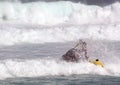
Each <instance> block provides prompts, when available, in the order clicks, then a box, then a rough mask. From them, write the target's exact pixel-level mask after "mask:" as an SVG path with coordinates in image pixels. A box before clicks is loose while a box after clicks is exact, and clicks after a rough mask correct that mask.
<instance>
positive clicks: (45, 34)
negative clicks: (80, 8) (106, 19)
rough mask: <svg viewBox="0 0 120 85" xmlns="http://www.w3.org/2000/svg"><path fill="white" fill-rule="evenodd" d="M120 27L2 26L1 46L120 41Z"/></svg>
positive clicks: (0, 32) (0, 28) (113, 25)
mask: <svg viewBox="0 0 120 85" xmlns="http://www.w3.org/2000/svg"><path fill="white" fill-rule="evenodd" d="M119 37H120V25H119V24H117V25H115V24H111V25H110V24H109V25H80V26H75V25H72V26H51V27H45V26H38V27H33V28H32V27H29V26H27V27H24V26H23V27H20V26H19V25H17V26H9V25H8V26H7V25H3V26H2V25H1V27H0V44H1V45H15V44H21V43H47V42H67V41H75V40H77V39H93V40H115V41H120V38H119Z"/></svg>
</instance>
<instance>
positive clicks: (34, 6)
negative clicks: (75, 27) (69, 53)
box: [0, 1, 120, 25]
mask: <svg viewBox="0 0 120 85" xmlns="http://www.w3.org/2000/svg"><path fill="white" fill-rule="evenodd" d="M119 10H120V3H119V2H116V3H114V4H111V5H109V6H106V7H100V6H95V5H84V4H81V3H73V2H70V1H59V2H31V3H12V2H0V21H10V22H11V21H13V22H20V23H34V24H41V25H55V24H60V23H72V24H88V23H89V24H91V23H92V24H95V23H118V22H120V19H119V18H120V17H119V15H120V11H119Z"/></svg>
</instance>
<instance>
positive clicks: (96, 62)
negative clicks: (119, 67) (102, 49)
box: [91, 59, 104, 67]
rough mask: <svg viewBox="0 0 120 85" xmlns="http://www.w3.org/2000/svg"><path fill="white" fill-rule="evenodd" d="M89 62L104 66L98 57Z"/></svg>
mask: <svg viewBox="0 0 120 85" xmlns="http://www.w3.org/2000/svg"><path fill="white" fill-rule="evenodd" d="M91 63H93V64H95V65H99V66H101V67H104V64H103V62H102V61H100V60H98V59H96V60H95V61H92V62H91Z"/></svg>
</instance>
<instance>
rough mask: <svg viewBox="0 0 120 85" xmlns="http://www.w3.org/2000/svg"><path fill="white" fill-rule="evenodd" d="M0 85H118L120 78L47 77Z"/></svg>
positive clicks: (1, 84) (86, 76)
mask: <svg viewBox="0 0 120 85" xmlns="http://www.w3.org/2000/svg"><path fill="white" fill-rule="evenodd" d="M0 85H120V77H112V76H101V75H72V76H47V77H36V78H15V79H6V80H1V81H0Z"/></svg>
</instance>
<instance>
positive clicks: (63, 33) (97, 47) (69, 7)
mask: <svg viewBox="0 0 120 85" xmlns="http://www.w3.org/2000/svg"><path fill="white" fill-rule="evenodd" d="M119 10H120V3H119V2H116V3H113V4H110V5H107V6H97V5H85V4H83V3H80V2H79V3H74V2H70V1H56V2H40V1H39V2H28V3H19V2H7V1H6V2H0V69H1V71H0V79H6V78H18V77H40V76H55V75H58V76H67V75H74V74H75V75H80V74H87V75H89V74H90V75H91V74H92V75H109V76H118V77H119V76H120V70H119V69H118V67H119V65H120V60H119V59H120V58H119V56H120V52H119V51H120V44H119V42H120V16H119V15H120V11H119ZM79 39H83V40H85V41H86V43H87V45H88V48H87V49H88V55H89V57H90V59H96V58H99V59H101V60H102V61H103V62H104V63H105V68H101V67H99V66H95V65H93V64H91V63H89V62H83V61H81V62H79V63H72V62H70V63H68V62H65V61H63V60H62V59H61V56H62V55H63V54H64V53H65V52H66V51H67V50H68V49H70V48H72V47H73V46H74V45H75V44H76V42H77V41H78V40H79Z"/></svg>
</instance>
